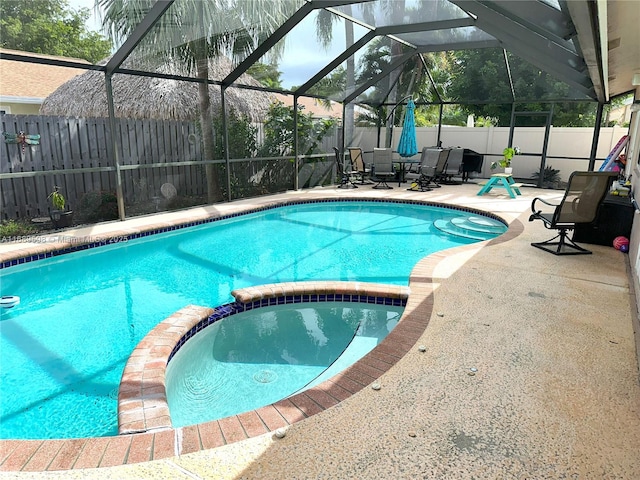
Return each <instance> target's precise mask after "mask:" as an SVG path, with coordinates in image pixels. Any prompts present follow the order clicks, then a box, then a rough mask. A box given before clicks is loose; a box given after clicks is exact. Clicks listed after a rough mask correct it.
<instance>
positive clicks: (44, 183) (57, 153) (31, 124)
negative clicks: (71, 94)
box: [0, 114, 206, 219]
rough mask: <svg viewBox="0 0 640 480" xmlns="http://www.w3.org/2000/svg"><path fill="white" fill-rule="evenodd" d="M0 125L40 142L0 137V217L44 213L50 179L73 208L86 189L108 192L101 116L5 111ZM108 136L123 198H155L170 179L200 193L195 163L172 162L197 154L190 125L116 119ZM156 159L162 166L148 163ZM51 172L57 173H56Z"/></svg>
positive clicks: (111, 177)
mask: <svg viewBox="0 0 640 480" xmlns="http://www.w3.org/2000/svg"><path fill="white" fill-rule="evenodd" d="M2 131H3V132H7V133H19V132H24V133H26V134H28V135H34V134H39V135H40V144H39V145H22V144H12V143H6V142H5V141H4V137H2V138H1V139H0V140H2V145H1V146H0V152H1V153H0V189H1V194H0V201H1V202H2V203H1V204H0V208H1V210H2V218H3V219H7V218H32V217H40V216H47V215H48V212H49V211H50V208H51V205H50V202H49V201H48V199H47V197H48V195H49V194H50V193H51V191H52V190H53V188H54V185H56V186H59V187H60V192H61V193H63V194H64V196H65V197H66V198H67V202H68V204H69V205H70V206H71V207H72V208H73V206H74V205H78V204H79V202H80V200H81V199H82V197H83V195H85V194H86V193H88V192H97V191H109V192H115V189H116V175H115V158H114V155H113V152H112V146H111V141H110V138H111V137H110V125H109V120H108V119H106V118H71V117H56V116H41V115H10V114H4V115H2ZM115 135H116V139H117V144H118V145H119V152H118V155H119V160H120V165H121V166H122V167H123V169H124V171H123V172H122V180H123V192H124V197H125V203H126V204H134V203H135V202H141V201H145V200H148V199H150V198H153V197H157V196H159V195H160V187H161V185H162V184H164V183H172V184H173V185H174V186H175V187H176V189H177V191H178V192H179V193H180V194H182V195H203V194H204V193H205V192H206V180H205V178H204V173H203V171H204V167H203V166H202V165H175V166H174V165H171V164H172V163H177V162H185V161H186V162H189V161H197V160H201V152H200V150H201V148H200V141H199V136H198V132H197V131H196V127H195V124H194V123H192V122H183V121H171V120H135V119H116V124H115ZM158 163H160V164H167V165H163V168H148V167H149V166H150V165H151V164H158ZM145 167H147V168H145ZM128 168H131V169H128ZM57 170H64V173H62V172H61V173H59V174H56V173H55V171H57ZM9 173H11V174H18V175H19V176H18V177H17V178H15V175H14V176H13V177H14V178H6V176H5V175H4V174H9Z"/></svg>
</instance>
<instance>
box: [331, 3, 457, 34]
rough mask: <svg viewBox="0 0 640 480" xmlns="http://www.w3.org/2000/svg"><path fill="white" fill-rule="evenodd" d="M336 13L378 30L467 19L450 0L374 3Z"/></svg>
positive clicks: (349, 7) (342, 7)
mask: <svg viewBox="0 0 640 480" xmlns="http://www.w3.org/2000/svg"><path fill="white" fill-rule="evenodd" d="M336 10H339V11H340V12H342V13H344V14H345V15H347V16H349V17H352V18H354V19H355V20H357V21H360V22H363V23H365V24H366V25H370V26H371V27H375V28H378V27H386V26H391V25H407V24H414V23H423V22H434V21H440V20H453V19H458V18H468V15H467V14H466V13H465V12H464V11H463V10H462V9H460V8H459V7H457V6H456V5H454V4H452V3H451V2H449V1H448V0H405V1H404V2H401V1H397V0H374V1H371V2H365V3H360V4H354V5H343V6H339V7H336Z"/></svg>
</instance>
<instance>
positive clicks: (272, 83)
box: [247, 62, 283, 89]
mask: <svg viewBox="0 0 640 480" xmlns="http://www.w3.org/2000/svg"><path fill="white" fill-rule="evenodd" d="M247 74H249V75H251V76H252V77H253V78H255V79H256V80H257V81H259V82H260V83H261V84H262V85H264V86H265V87H267V88H279V89H282V88H283V87H282V72H281V71H280V70H278V66H277V65H274V64H269V63H261V62H256V63H254V64H253V65H251V66H250V67H249V69H248V70H247Z"/></svg>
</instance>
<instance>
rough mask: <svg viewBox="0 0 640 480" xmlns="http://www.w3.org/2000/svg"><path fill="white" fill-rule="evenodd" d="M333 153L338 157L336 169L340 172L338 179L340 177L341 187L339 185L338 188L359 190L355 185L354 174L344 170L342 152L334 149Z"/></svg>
mask: <svg viewBox="0 0 640 480" xmlns="http://www.w3.org/2000/svg"><path fill="white" fill-rule="evenodd" d="M333 151H334V153H335V156H336V169H337V172H338V177H340V185H338V188H358V186H357V185H356V184H355V183H353V179H352V176H353V172H351V171H350V170H346V169H345V168H344V163H343V162H342V155H340V150H339V149H338V148H337V147H333Z"/></svg>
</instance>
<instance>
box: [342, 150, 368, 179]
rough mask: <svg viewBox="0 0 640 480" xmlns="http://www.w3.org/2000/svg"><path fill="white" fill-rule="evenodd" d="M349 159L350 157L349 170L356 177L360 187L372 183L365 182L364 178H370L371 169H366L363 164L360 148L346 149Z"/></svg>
mask: <svg viewBox="0 0 640 480" xmlns="http://www.w3.org/2000/svg"><path fill="white" fill-rule="evenodd" d="M347 150H349V157H351V169H352V170H353V171H354V172H355V173H356V174H357V175H358V177H359V180H360V182H359V183H360V185H366V184H370V183H372V182H367V181H365V178H367V177H370V176H371V169H370V168H367V166H366V165H365V163H364V156H363V154H362V149H361V148H360V147H347Z"/></svg>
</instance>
